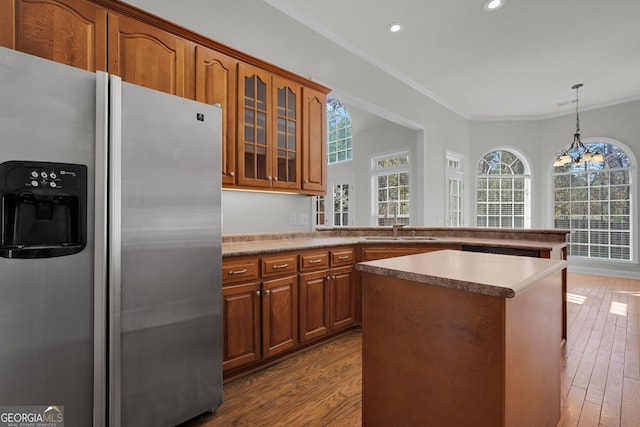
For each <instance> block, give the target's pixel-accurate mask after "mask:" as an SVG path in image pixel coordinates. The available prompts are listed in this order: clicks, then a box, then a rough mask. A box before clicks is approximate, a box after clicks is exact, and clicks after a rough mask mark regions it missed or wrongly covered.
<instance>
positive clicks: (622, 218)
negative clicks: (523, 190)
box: [553, 139, 633, 261]
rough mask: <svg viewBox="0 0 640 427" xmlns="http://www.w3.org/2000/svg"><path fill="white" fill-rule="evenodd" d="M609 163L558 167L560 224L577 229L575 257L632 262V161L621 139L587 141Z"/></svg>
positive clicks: (556, 207)
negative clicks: (622, 146)
mask: <svg viewBox="0 0 640 427" xmlns="http://www.w3.org/2000/svg"><path fill="white" fill-rule="evenodd" d="M585 145H586V146H587V147H588V148H590V149H592V150H593V151H596V152H599V153H602V155H603V156H604V162H602V163H591V162H583V163H579V164H574V163H570V164H566V165H563V166H556V167H554V173H553V181H554V226H555V228H566V229H571V230H573V233H571V234H570V236H569V244H568V253H569V255H571V256H578V257H587V258H597V259H611V260H626V261H630V260H632V255H633V254H632V250H631V218H633V216H632V212H631V206H632V204H631V194H632V191H631V190H632V189H631V182H632V180H631V170H632V162H631V159H630V158H629V155H628V154H627V153H626V152H625V150H624V149H622V148H621V147H619V146H618V145H616V143H615V141H611V142H608V141H605V140H604V139H602V140H596V141H594V142H585Z"/></svg>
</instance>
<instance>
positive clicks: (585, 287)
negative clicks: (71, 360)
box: [183, 273, 640, 427]
mask: <svg viewBox="0 0 640 427" xmlns="http://www.w3.org/2000/svg"><path fill="white" fill-rule="evenodd" d="M568 293H569V298H568V299H569V303H568V339H567V343H566V345H565V346H564V348H563V360H562V363H563V365H562V366H563V369H562V381H561V387H562V393H561V396H562V413H561V419H560V422H559V424H558V426H562V427H564V426H579V427H582V426H597V427H600V426H601V427H618V426H619V427H640V340H639V332H638V331H639V322H640V320H639V319H640V280H630V279H621V278H613V277H605V276H594V275H584V274H576V273H569V275H568ZM361 343H362V341H361V334H360V333H359V332H357V331H354V332H351V333H349V334H347V335H344V336H341V337H339V338H336V339H334V340H332V341H330V342H328V343H326V344H323V345H321V346H319V347H315V348H312V349H309V350H307V351H305V352H304V353H301V354H299V355H296V356H293V357H291V358H289V359H286V360H284V361H282V362H280V363H278V364H276V365H273V366H271V367H268V368H266V369H264V370H261V371H259V372H256V373H253V374H251V375H248V376H245V377H242V378H239V379H237V380H235V381H232V382H229V383H227V384H225V385H224V400H225V403H224V404H223V405H222V407H221V408H219V409H218V411H217V412H216V413H215V414H211V415H207V416H203V417H200V418H198V419H195V420H191V421H190V422H188V423H185V424H184V425H183V427H195V426H207V427H214V426H216V427H217V426H288V427H298V426H336V427H337V426H339V427H351V426H353V427H357V426H360V425H361V399H362V394H361V386H362V376H361V375H362V374H361V372H362V358H361V353H360V352H361Z"/></svg>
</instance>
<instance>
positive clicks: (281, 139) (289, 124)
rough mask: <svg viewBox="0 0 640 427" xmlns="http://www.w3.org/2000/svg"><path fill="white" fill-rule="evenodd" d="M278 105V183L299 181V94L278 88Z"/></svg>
mask: <svg viewBox="0 0 640 427" xmlns="http://www.w3.org/2000/svg"><path fill="white" fill-rule="evenodd" d="M276 92H277V96H276V99H277V101H276V102H277V105H276V144H277V145H276V165H275V167H276V177H277V180H278V182H280V183H283V182H288V183H295V182H297V181H298V179H299V177H298V176H297V171H298V167H297V165H298V144H297V142H298V139H299V138H298V130H299V126H300V125H299V123H298V121H299V117H298V116H299V113H298V94H297V92H296V91H295V90H294V88H291V87H289V86H287V85H285V86H281V87H278V88H277V89H276Z"/></svg>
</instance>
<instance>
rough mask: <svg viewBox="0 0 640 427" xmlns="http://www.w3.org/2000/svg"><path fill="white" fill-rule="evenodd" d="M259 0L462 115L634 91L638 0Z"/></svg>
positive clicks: (563, 107) (534, 109)
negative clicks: (394, 28) (500, 2)
mask: <svg viewBox="0 0 640 427" xmlns="http://www.w3.org/2000/svg"><path fill="white" fill-rule="evenodd" d="M265 1H266V2H267V3H268V4H270V5H271V6H273V7H275V8H276V9H278V10H280V11H282V12H284V13H286V14H287V15H289V16H291V17H292V18H294V19H296V20H297V21H299V22H301V23H302V24H304V25H306V26H307V27H309V28H311V29H312V30H314V31H316V32H318V33H320V34H322V35H324V36H325V37H327V38H329V39H331V40H333V41H334V42H336V43H338V44H340V45H341V46H343V47H344V48H346V49H348V50H350V51H351V52H353V53H354V54H356V55H358V56H359V57H361V58H363V59H365V60H367V61H369V62H370V63H372V64H374V65H375V66H377V67H379V68H380V69H382V70H384V71H385V72H387V73H389V74H390V75H392V76H394V77H396V78H398V79H400V80H402V81H404V82H405V83H406V84H408V85H410V86H412V87H413V88H415V89H416V90H418V91H420V92H422V93H424V94H425V95H427V96H429V97H430V98H432V99H434V100H436V101H437V102H439V103H440V104H442V105H444V106H446V107H448V108H449V109H451V110H453V111H455V112H457V113H459V114H460V115H462V116H464V117H466V118H470V119H509V118H514V119H515V118H518V119H526V118H529V119H539V118H545V117H553V116H556V115H561V114H565V113H567V112H570V111H573V110H575V103H573V102H572V101H573V100H574V99H575V91H574V90H573V89H571V86H573V85H574V84H575V83H584V87H583V88H581V89H580V109H581V111H583V110H586V109H591V108H598V107H602V106H606V105H613V104H617V103H621V102H627V101H631V100H635V99H640V0H506V3H505V5H504V6H502V7H501V8H500V9H498V10H495V11H493V12H487V11H485V10H484V7H483V6H484V1H485V0H440V1H436V0H394V1H375V2H372V1H371V0H347V1H345V0H323V1H317V0H265ZM392 22H400V23H402V25H403V26H404V28H403V30H402V31H401V32H399V33H395V34H392V33H390V32H388V31H387V26H388V25H389V24H390V23H392ZM559 104H560V105H559Z"/></svg>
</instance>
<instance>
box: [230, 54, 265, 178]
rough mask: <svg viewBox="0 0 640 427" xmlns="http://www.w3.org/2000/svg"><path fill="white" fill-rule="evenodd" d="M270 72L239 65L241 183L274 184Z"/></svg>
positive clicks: (239, 159)
mask: <svg viewBox="0 0 640 427" xmlns="http://www.w3.org/2000/svg"><path fill="white" fill-rule="evenodd" d="M270 97H271V75H270V74H269V73H267V72H266V71H263V70H260V69H258V68H255V67H251V66H249V65H246V64H243V63H240V64H239V65H238V176H237V178H238V184H240V185H245V186H250V187H271V181H272V180H273V175H272V171H271V165H272V153H271V122H270V116H271V99H270Z"/></svg>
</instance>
